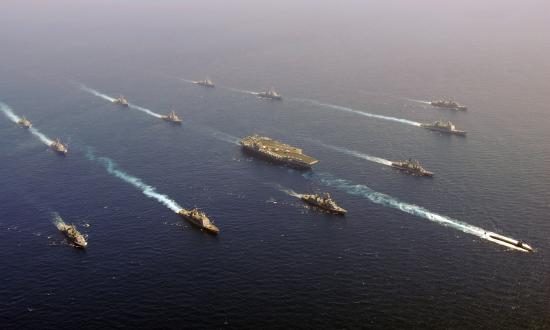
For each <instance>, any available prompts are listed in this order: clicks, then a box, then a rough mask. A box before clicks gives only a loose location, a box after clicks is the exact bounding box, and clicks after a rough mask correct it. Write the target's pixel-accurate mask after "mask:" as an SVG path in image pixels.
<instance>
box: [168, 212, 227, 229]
mask: <svg viewBox="0 0 550 330" xmlns="http://www.w3.org/2000/svg"><path fill="white" fill-rule="evenodd" d="M178 214H179V215H180V216H182V217H183V218H184V219H186V220H187V221H189V222H190V223H192V224H193V225H195V226H197V227H199V228H201V229H203V230H205V231H206V232H208V233H210V234H214V235H217V234H218V233H219V232H220V229H219V228H218V227H216V225H214V224H213V223H212V221H211V220H210V219H209V218H208V217H207V216H206V214H204V212H201V211H200V210H198V209H192V210H186V209H181V210H179V211H178Z"/></svg>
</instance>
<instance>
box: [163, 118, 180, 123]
mask: <svg viewBox="0 0 550 330" xmlns="http://www.w3.org/2000/svg"><path fill="white" fill-rule="evenodd" d="M162 120H164V121H166V122H169V123H171V124H174V125H181V122H182V121H181V120H177V121H175V120H170V119H166V118H162Z"/></svg>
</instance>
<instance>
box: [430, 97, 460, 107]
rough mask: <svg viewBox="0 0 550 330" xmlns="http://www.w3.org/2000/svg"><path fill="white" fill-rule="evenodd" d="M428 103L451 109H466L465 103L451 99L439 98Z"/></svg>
mask: <svg viewBox="0 0 550 330" xmlns="http://www.w3.org/2000/svg"><path fill="white" fill-rule="evenodd" d="M430 104H431V105H432V106H434V107H438V108H447V109H453V110H467V109H468V108H467V107H466V106H465V105H462V104H459V103H457V102H455V101H454V100H453V99H439V100H433V101H431V102H430Z"/></svg>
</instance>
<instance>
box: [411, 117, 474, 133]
mask: <svg viewBox="0 0 550 330" xmlns="http://www.w3.org/2000/svg"><path fill="white" fill-rule="evenodd" d="M420 127H423V128H425V129H429V130H431V131H438V132H443V133H448V134H456V135H466V131H462V130H459V129H457V128H456V127H455V125H454V124H453V123H451V122H450V121H448V120H437V121H435V122H433V123H427V124H420Z"/></svg>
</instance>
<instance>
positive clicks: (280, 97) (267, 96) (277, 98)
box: [258, 93, 283, 101]
mask: <svg viewBox="0 0 550 330" xmlns="http://www.w3.org/2000/svg"><path fill="white" fill-rule="evenodd" d="M258 96H259V97H261V98H263V99H269V100H275V101H282V100H283V97H282V96H271V95H265V94H261V93H260V94H258Z"/></svg>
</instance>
